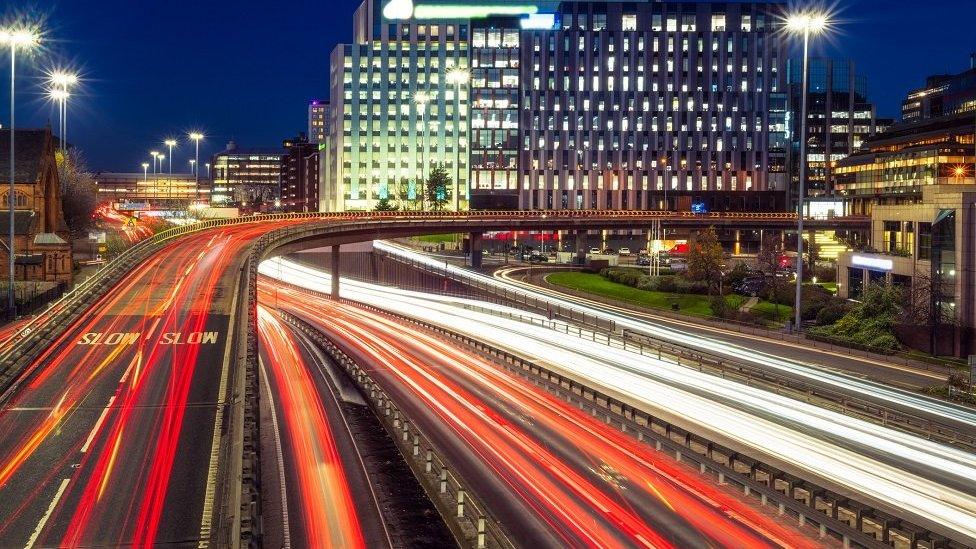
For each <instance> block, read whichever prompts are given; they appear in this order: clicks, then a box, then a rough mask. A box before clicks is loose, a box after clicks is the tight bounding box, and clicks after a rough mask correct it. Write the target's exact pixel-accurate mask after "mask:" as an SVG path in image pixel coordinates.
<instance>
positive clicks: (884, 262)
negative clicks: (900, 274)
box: [851, 255, 895, 271]
mask: <svg viewBox="0 0 976 549" xmlns="http://www.w3.org/2000/svg"><path fill="white" fill-rule="evenodd" d="M851 264H852V265H857V266H858V267H865V268H867V269H874V270H876V271H890V270H891V269H893V268H894V267H895V262H894V261H892V260H890V259H882V258H880V257H870V256H866V255H854V256H851Z"/></svg>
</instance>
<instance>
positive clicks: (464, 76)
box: [447, 67, 471, 212]
mask: <svg viewBox="0 0 976 549" xmlns="http://www.w3.org/2000/svg"><path fill="white" fill-rule="evenodd" d="M470 80H471V73H470V72H468V71H466V70H464V69H462V68H460V67H455V68H453V69H451V70H450V71H448V72H447V82H448V83H450V84H454V101H455V105H454V106H455V108H454V122H455V123H454V131H455V132H457V143H456V148H455V153H456V156H455V158H454V211H455V212H459V211H461V86H463V85H465V84H467V83H468V82H469V81H470ZM468 185H469V188H470V182H469V183H468Z"/></svg>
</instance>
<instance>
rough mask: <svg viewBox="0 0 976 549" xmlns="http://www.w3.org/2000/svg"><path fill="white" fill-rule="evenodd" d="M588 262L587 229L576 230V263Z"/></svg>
mask: <svg viewBox="0 0 976 549" xmlns="http://www.w3.org/2000/svg"><path fill="white" fill-rule="evenodd" d="M585 263H586V231H576V264H577V265H583V264H585Z"/></svg>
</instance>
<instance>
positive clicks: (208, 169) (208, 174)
mask: <svg viewBox="0 0 976 549" xmlns="http://www.w3.org/2000/svg"><path fill="white" fill-rule="evenodd" d="M203 165H204V166H206V167H207V179H210V162H205V163H204V164H203Z"/></svg>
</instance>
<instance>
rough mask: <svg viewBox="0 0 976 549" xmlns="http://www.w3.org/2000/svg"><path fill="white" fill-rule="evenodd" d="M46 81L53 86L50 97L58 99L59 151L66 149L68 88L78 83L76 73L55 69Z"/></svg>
mask: <svg viewBox="0 0 976 549" xmlns="http://www.w3.org/2000/svg"><path fill="white" fill-rule="evenodd" d="M48 81H49V82H50V84H51V85H52V86H53V88H51V90H50V92H49V93H50V95H51V99H54V100H55V101H58V107H59V108H58V119H59V120H58V121H59V122H60V124H59V126H58V133H59V134H60V136H61V152H62V153H63V152H64V151H66V150H67V149H68V98H69V97H71V94H70V93H68V88H70V87H71V86H74V85H75V84H77V83H78V75H77V74H74V73H70V72H65V71H61V70H56V71H53V72H51V73H50V75H49V77H48Z"/></svg>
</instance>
